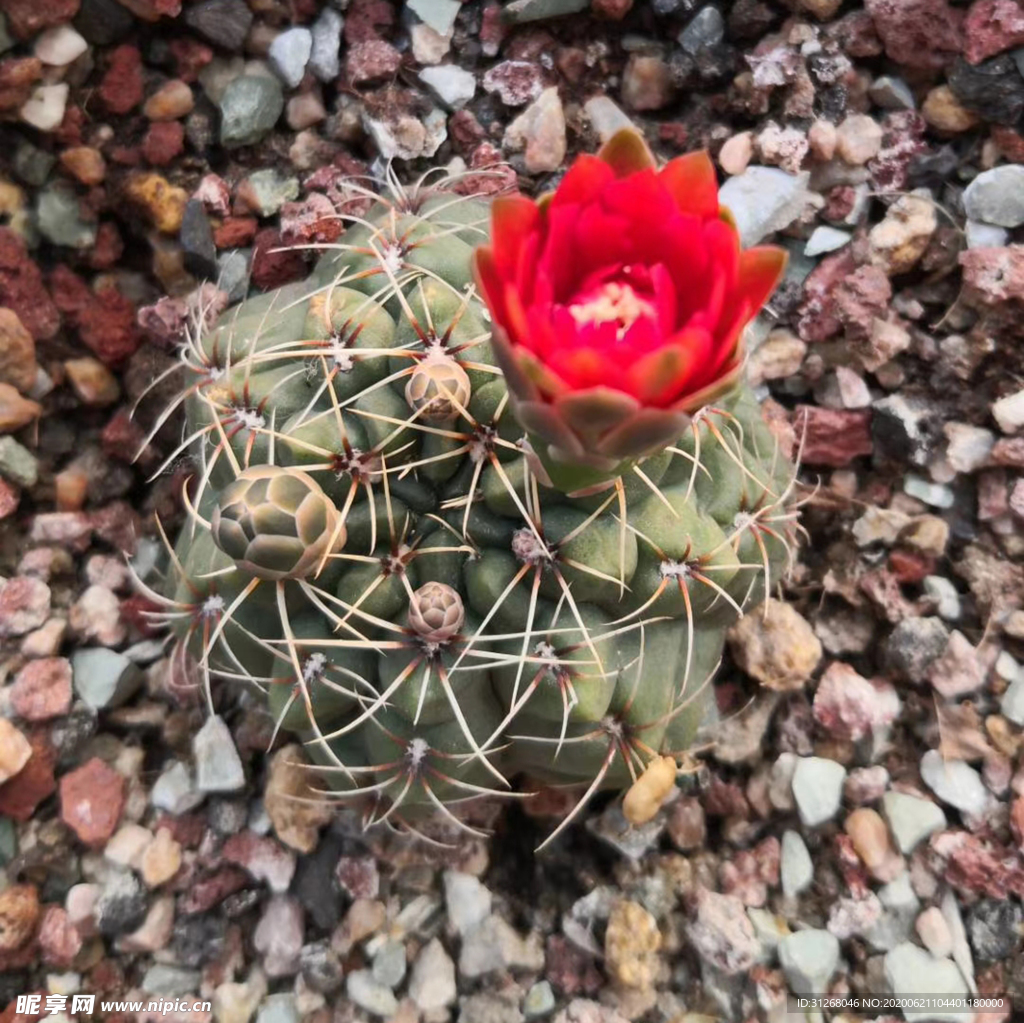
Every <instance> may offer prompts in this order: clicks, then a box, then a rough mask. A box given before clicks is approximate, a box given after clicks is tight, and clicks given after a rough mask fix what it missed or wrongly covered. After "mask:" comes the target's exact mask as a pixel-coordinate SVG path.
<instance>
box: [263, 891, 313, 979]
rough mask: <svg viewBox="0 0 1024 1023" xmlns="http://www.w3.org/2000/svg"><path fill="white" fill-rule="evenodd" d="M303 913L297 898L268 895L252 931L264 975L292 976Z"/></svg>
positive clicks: (296, 958) (294, 972)
mask: <svg viewBox="0 0 1024 1023" xmlns="http://www.w3.org/2000/svg"><path fill="white" fill-rule="evenodd" d="M303 926H304V917H303V912H302V906H301V905H300V904H299V902H298V900H297V899H294V898H291V897H290V896H287V895H275V896H273V898H271V899H270V900H269V901H268V902H267V904H266V907H265V909H264V910H263V915H262V916H261V917H260V922H259V923H258V924H257V925H256V930H255V932H254V933H253V947H254V948H255V949H256V951H257V952H259V954H260V955H261V956H262V957H263V958H262V963H263V970H264V972H265V973H266V975H267V976H268V977H269V978H271V979H275V978H278V977H294V976H295V974H296V973H298V970H299V958H300V954H301V952H302V933H303Z"/></svg>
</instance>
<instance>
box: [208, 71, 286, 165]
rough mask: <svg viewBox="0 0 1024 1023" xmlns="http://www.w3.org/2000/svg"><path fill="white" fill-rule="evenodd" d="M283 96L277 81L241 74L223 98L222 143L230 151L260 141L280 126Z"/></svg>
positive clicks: (233, 81) (221, 109)
mask: <svg viewBox="0 0 1024 1023" xmlns="http://www.w3.org/2000/svg"><path fill="white" fill-rule="evenodd" d="M282 110H284V93H283V92H282V90H281V83H280V82H279V81H278V80H277V79H276V78H267V77H266V76H265V75H240V76H239V77H238V78H235V79H233V80H232V81H231V82H229V83H228V85H227V88H226V89H225V90H224V94H223V95H222V96H221V98H220V116H221V123H220V141H221V145H223V146H225V147H227V148H228V149H237V148H238V147H239V146H251V145H254V144H255V143H257V142H259V141H260V139H262V138H263V137H264V136H265V135H266V134H267V133H268V132H269V131H270V130H271V129H272V128H273V127H274V125H275V124H277V119H278V118H279V117H280V116H281V111H282Z"/></svg>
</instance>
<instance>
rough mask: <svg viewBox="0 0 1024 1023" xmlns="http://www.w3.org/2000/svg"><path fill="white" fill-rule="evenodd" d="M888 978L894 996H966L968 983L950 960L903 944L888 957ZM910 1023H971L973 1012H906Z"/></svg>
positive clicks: (886, 964) (941, 1010)
mask: <svg viewBox="0 0 1024 1023" xmlns="http://www.w3.org/2000/svg"><path fill="white" fill-rule="evenodd" d="M885 979H886V982H887V983H888V985H889V988H890V990H891V991H892V993H893V994H894V995H922V994H926V995H930V996H931V997H933V998H939V997H941V996H942V995H955V996H958V997H963V996H964V995H966V994H967V993H968V992H967V984H966V983H965V982H964V978H963V977H962V976H961V974H960V971H959V970H958V969H957V967H956V964H955V963H953V962H952V961H950V960H949V959H936V958H935V956H933V955H932V954H931V953H930V952H926V951H925V950H924V949H923V948H919V947H918V946H917V945H913V944H911V943H910V942H904V943H903V944H901V945H897V946H896V947H895V948H894V949H893V950H892V951H891V952H889V953H888V954H887V955H886V957H885ZM903 1018H904V1019H905V1020H907V1023H924V1021H926V1020H927V1021H928V1023H970V1021H971V1020H972V1019H973V1018H974V1012H973V1010H970V1009H962V1010H961V1009H941V1008H931V1009H911V1008H905V1009H904V1010H903Z"/></svg>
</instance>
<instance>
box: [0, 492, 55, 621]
mask: <svg viewBox="0 0 1024 1023" xmlns="http://www.w3.org/2000/svg"><path fill="white" fill-rule="evenodd" d="M4 475H7V473H4ZM15 482H18V481H17V480H15ZM33 482H34V481H33ZM49 616H50V587H49V586H47V585H46V583H44V582H43V581H42V580H41V579H32V578H30V577H28V576H15V577H14V578H13V579H8V580H7V581H6V582H4V583H3V584H2V585H0V636H24V635H25V633H26V632H31V631H32V630H33V629H38V628H39V626H40V625H42V624H43V622H45V621H46V619H47V618H48V617H49Z"/></svg>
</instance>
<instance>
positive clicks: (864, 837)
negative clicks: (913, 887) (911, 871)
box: [843, 806, 906, 883]
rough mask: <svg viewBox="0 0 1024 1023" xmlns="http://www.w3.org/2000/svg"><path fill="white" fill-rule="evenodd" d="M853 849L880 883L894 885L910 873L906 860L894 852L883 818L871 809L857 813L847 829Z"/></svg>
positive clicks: (847, 822) (845, 827)
mask: <svg viewBox="0 0 1024 1023" xmlns="http://www.w3.org/2000/svg"><path fill="white" fill-rule="evenodd" d="M843 830H845V832H846V833H847V835H849V836H850V841H851V842H853V848H854V849H855V850H856V852H857V855H858V856H859V857H860V858H861V859H862V860H863V861H864V866H865V867H867V868H868V871H869V872H870V873H871V876H872V877H874V878H875V879H876V880H878V881H883V882H885V883H888V882H889V881H894V880H895V879H896V878H897V877H899V875H900V874H902V873H903V871H904V869H906V864H905V862H904V860H903V857H902V856H901V855H900V853H898V852H897V851H896V849H895V848H893V845H892V841H891V839H890V838H889V829H888V827H886V823H885V821H884V820H883V819H882V816H881V814H879V813H878V812H877V811H876V810H872V809H871V808H870V807H866V806H865V807H861V808H860V809H859V810H854V811H853V813H851V814H850V816H849V817H847V818H846V822H845V823H844V825H843Z"/></svg>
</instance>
